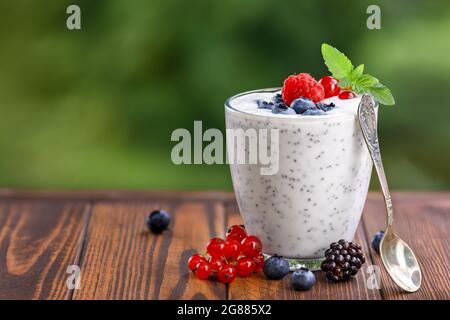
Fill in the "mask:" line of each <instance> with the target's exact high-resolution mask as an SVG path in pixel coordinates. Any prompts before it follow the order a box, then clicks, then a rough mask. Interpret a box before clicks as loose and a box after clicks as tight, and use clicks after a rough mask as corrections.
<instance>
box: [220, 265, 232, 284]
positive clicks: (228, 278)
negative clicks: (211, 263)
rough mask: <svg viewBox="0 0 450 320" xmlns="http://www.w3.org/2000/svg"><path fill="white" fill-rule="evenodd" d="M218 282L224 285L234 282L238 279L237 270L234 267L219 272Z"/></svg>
mask: <svg viewBox="0 0 450 320" xmlns="http://www.w3.org/2000/svg"><path fill="white" fill-rule="evenodd" d="M216 277H217V280H219V282H222V283H230V282H233V280H234V278H236V269H235V268H234V267H231V266H228V267H225V268H222V270H220V271H219V272H217V275H216Z"/></svg>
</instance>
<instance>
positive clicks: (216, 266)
mask: <svg viewBox="0 0 450 320" xmlns="http://www.w3.org/2000/svg"><path fill="white" fill-rule="evenodd" d="M209 265H210V266H211V271H212V272H219V271H220V270H221V269H222V268H223V267H225V265H226V263H225V261H223V260H222V258H215V257H212V258H211V260H210V261H209Z"/></svg>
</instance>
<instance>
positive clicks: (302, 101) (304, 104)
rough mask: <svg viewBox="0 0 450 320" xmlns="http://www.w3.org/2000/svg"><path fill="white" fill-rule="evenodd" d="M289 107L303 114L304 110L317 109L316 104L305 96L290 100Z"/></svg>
mask: <svg viewBox="0 0 450 320" xmlns="http://www.w3.org/2000/svg"><path fill="white" fill-rule="evenodd" d="M291 108H292V109H294V110H295V112H297V113H298V114H303V113H304V112H305V111H306V110H314V109H317V107H316V104H315V103H314V102H312V101H311V100H309V99H306V98H298V99H295V100H294V101H292V103H291Z"/></svg>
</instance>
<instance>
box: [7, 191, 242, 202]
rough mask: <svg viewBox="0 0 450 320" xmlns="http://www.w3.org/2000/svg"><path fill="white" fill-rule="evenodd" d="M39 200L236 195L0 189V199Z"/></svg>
mask: <svg viewBox="0 0 450 320" xmlns="http://www.w3.org/2000/svg"><path fill="white" fill-rule="evenodd" d="M2 198H3V199H24V200H29V199H39V200H55V199H56V200H71V199H72V200H84V201H107V200H112V201H118V200H126V201H129V200H136V201H139V200H152V201H168V202H174V201H229V200H233V199H234V194H233V193H232V192H227V191H166V190H27V189H9V188H0V199H2Z"/></svg>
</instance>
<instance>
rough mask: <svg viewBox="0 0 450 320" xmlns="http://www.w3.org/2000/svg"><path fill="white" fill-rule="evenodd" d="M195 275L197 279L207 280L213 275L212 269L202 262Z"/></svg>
mask: <svg viewBox="0 0 450 320" xmlns="http://www.w3.org/2000/svg"><path fill="white" fill-rule="evenodd" d="M195 275H196V276H197V278H199V279H202V280H206V279H208V278H209V276H210V275H211V267H210V265H209V263H208V262H206V261H205V262H200V263H199V264H198V266H197V270H195Z"/></svg>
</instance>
